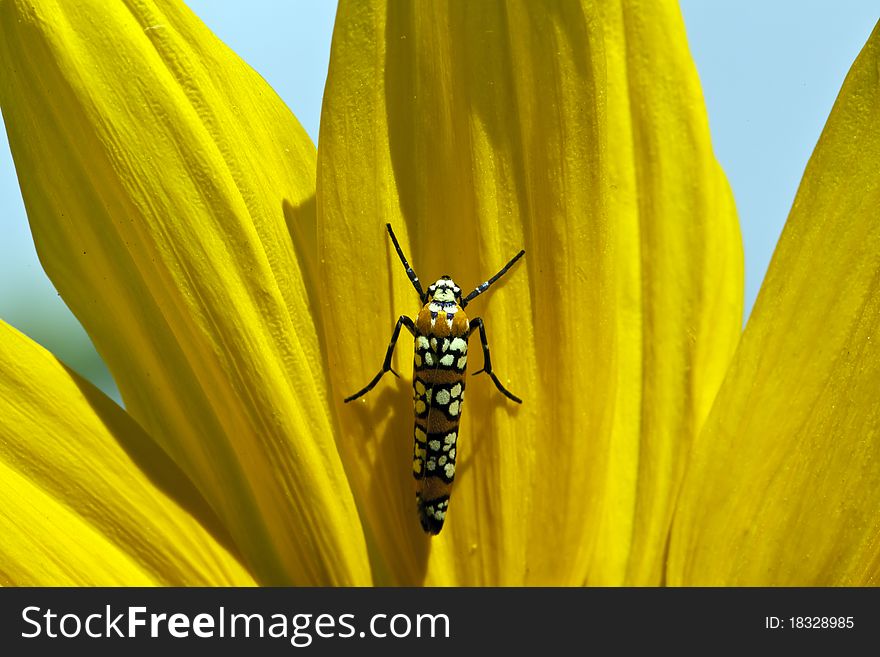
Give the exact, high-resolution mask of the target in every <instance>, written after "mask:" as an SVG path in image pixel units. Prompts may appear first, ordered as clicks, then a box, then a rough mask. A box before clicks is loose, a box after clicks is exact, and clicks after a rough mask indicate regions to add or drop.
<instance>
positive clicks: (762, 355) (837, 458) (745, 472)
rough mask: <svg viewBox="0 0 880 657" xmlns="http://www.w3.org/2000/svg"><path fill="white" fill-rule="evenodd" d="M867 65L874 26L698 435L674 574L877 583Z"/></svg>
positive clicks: (873, 90)
mask: <svg viewBox="0 0 880 657" xmlns="http://www.w3.org/2000/svg"><path fill="white" fill-rule="evenodd" d="M878 67H880V29H877V28H875V29H874V32H873V34H872V35H871V37H870V39H869V41H868V43H867V45H866V46H865V47H864V49H863V50H862V53H861V54H860V55H859V57H858V59H857V60H856V62H855V63H854V64H853V67H852V69H851V70H850V72H849V75H848V76H847V78H846V81H845V82H844V84H843V88H842V89H841V91H840V95H839V96H838V99H837V102H836V104H835V106H834V109H833V110H832V112H831V116H830V117H829V119H828V123H827V125H826V126H825V130H824V131H823V133H822V136H821V137H820V139H819V142H818V144H817V146H816V149H815V151H814V152H813V156H812V157H811V159H810V162H809V164H808V165H807V169H806V172H805V174H804V178H803V181H802V182H801V186H800V189H799V190H798V194H797V197H796V198H795V202H794V206H793V207H792V210H791V214H790V215H789V218H788V222H787V223H786V226H785V230H784V232H783V235H782V238H781V240H780V242H779V245H778V246H777V248H776V253H775V254H774V256H773V261H772V263H771V265H770V268H769V271H768V272H767V277H766V279H765V280H764V284H763V286H762V288H761V292H760V295H759V297H758V300H757V302H756V304H755V308H754V311H753V312H752V316H751V318H750V320H749V324H748V326H747V328H746V331H745V333H744V335H743V339H742V342H741V344H740V346H739V349H738V350H737V352H736V356H735V358H734V361H733V363H732V365H731V368H730V372H729V373H728V375H727V377H726V379H725V381H724V385H723V386H722V388H721V392H720V393H719V396H718V399H717V401H716V403H715V406H714V407H713V409H712V413H711V415H710V417H709V420H708V421H707V423H706V426H705V429H704V430H703V433H702V435H701V436H700V439H699V442H698V444H697V448H696V452H695V455H694V461H693V465H692V467H691V469H690V470H689V472H688V477H687V479H686V483H685V486H684V487H683V489H682V494H681V500H680V505H679V508H678V510H677V512H676V521H675V525H674V532H673V535H672V541H671V547H670V563H669V576H668V578H669V582H670V583H672V584H713V585H714V584H736V585H797V586H811V585H837V584H843V585H863V584H874V585H876V584H878V583H880V548H878V546H880V540H878V539H880V522H878V518H880V516H878V508H880V486H878V481H880V415H878V405H877V390H878V386H880V344H878V342H880V337H878V335H880V332H878V329H880V289H878V281H880V259H878V254H880V224H878V222H877V207H878V206H880V178H878V176H877V171H878V170H880V118H878V117H880V84H878V78H877V70H878Z"/></svg>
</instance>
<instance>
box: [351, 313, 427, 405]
mask: <svg viewBox="0 0 880 657" xmlns="http://www.w3.org/2000/svg"><path fill="white" fill-rule="evenodd" d="M401 326H405V327H406V328H407V330H409V332H410V333H412V334H413V337H415V335H416V325H415V324H413V321H412V320H411V319H410V318H409V317H407V316H406V315H401V316H400V318H399V319H398V320H397V325H396V326H395V327H394V333H392V334H391V342H390V343H388V351H387V352H385V362H384V363H382V369H381V370H379V373H378V374H377V375H376V376H374V377H373V380H372V381H370V382H369V383H368V384H367V385H366V386H364V387H363V388H362V389H361V390H358V391H357V392H356V393H354V394H353V395H351V396H350V397H346V398H345V399H343V400H342V401H343V402H345V403H346V404H347V403H348V402H350V401H353V400H355V399H357V398H358V397H360V396H361V395H365V394H367V393H368V392H370V390H372V389H373V388H374V387H375V385H376V384H377V383H379V379H381V378H382V375H383V374H385V372H391V373H392V374H393V375H394V376H396V377H398V378H400V375H399V374H398V373H397V372H395V371H394V370H393V369H391V355H392V354H393V353H394V345H395V344H397V338H398V336H399V335H400V327H401Z"/></svg>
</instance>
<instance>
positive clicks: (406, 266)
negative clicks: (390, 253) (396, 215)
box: [385, 224, 428, 303]
mask: <svg viewBox="0 0 880 657" xmlns="http://www.w3.org/2000/svg"><path fill="white" fill-rule="evenodd" d="M385 228H387V229H388V234H389V235H391V242H392V243H393V244H394V249H395V250H396V251H397V256H398V257H399V258H400V261H401V262H402V263H403V268H404V269H406V275H407V278H409V282H410V283H412V284H413V287H414V288H415V289H416V292H417V293H418V295H419V299H421V300H422V303H425V302H426V301H427V300H428V297H427V296H425V293H424V292H423V291H422V284H421V283H420V282H419V277H418V276H416V273H415V271H413V268H412V267H410V266H409V263H408V262H407V261H406V257H404V255H403V249H401V248H400V244H399V243H398V242H397V235H395V234H394V231H393V230H391V224H385Z"/></svg>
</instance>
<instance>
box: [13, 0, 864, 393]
mask: <svg viewBox="0 0 880 657" xmlns="http://www.w3.org/2000/svg"><path fill="white" fill-rule="evenodd" d="M187 4H189V6H190V7H191V8H192V9H193V10H194V11H195V12H196V14H198V15H199V16H200V17H201V18H202V20H204V21H205V22H206V23H207V24H208V26H209V27H210V28H211V29H212V30H214V32H215V33H216V34H217V35H218V36H219V37H220V38H221V39H222V40H224V41H225V42H226V43H227V44H228V45H229V46H230V47H232V49H233V50H235V51H236V52H237V53H238V54H239V55H240V56H241V57H242V58H243V59H244V60H245V61H247V62H248V63H249V64H250V65H251V66H252V67H253V68H255V69H256V70H257V71H258V72H260V74H261V75H262V76H263V77H264V78H265V79H266V80H267V81H268V82H269V83H270V84H271V85H272V86H273V87H274V89H275V90H276V91H277V92H278V94H279V95H280V96H281V97H282V98H283V99H284V100H285V102H287V104H288V105H289V106H290V108H291V109H292V110H293V112H294V113H295V114H296V116H297V117H298V118H299V120H300V122H301V123H302V124H303V126H304V127H305V129H306V130H307V131H308V132H309V134H310V135H312V138H313V139H314V138H317V135H318V123H319V118H320V111H321V95H322V93H323V87H324V79H325V75H326V71H327V61H328V58H329V54H330V38H331V34H332V29H333V17H334V13H335V1H334V0H293V1H283V0H251V1H249V2H240V1H239V0H190V1H189V2H188V3H187ZM681 6H682V13H683V15H684V19H685V25H686V28H687V33H688V40H689V43H690V46H691V52H692V54H693V56H694V60H695V62H696V65H697V70H698V72H699V74H700V79H701V82H702V85H703V92H704V95H705V99H706V105H707V109H708V112H709V123H710V127H711V131H712V139H713V144H714V147H715V152H716V155H717V157H718V159H719V161H720V162H721V165H722V167H723V168H724V170H725V172H726V173H727V176H728V179H729V180H730V183H731V186H732V187H733V192H734V196H735V198H736V203H737V208H738V210H739V215H740V225H741V229H742V233H743V242H744V247H745V258H746V312H747V313H748V312H749V310H750V309H751V306H752V304H753V303H754V299H755V297H756V295H757V293H758V289H759V287H760V283H761V280H762V278H763V276H764V272H765V271H766V268H767V265H768V263H769V261H770V258H771V256H772V254H773V248H774V246H775V244H776V241H777V239H778V237H779V234H780V232H781V230H782V227H783V225H784V223H785V218H786V215H787V214H788V210H789V208H790V206H791V203H792V200H793V198H794V194H795V192H796V190H797V186H798V183H799V182H800V178H801V175H802V173H803V170H804V167H805V165H806V162H807V160H808V158H809V156H810V153H811V152H812V150H813V147H814V146H815V143H816V140H817V139H818V137H819V134H820V132H821V130H822V127H823V125H824V124H825V120H826V119H827V117H828V113H829V111H830V109H831V106H832V104H833V103H834V99H835V97H836V96H837V92H838V91H839V89H840V85H841V83H842V82H843V79H844V77H845V75H846V72H847V71H848V70H849V67H850V65H851V64H852V62H853V60H854V59H855V57H856V55H857V54H858V52H859V50H860V49H861V47H862V46H863V45H864V43H865V41H866V40H867V38H868V35H869V34H870V33H871V30H872V29H873V27H874V25H875V23H876V22H877V20H878V18H880V9H878V5H877V4H876V1H875V2H868V1H865V0H843V1H840V2H832V1H831V0H824V1H819V0H797V1H795V0H774V1H773V2H766V1H760V0H736V1H734V0H682V2H681ZM0 235H2V239H0V319H3V320H5V321H7V322H9V323H10V324H13V325H14V326H17V327H18V328H20V329H21V330H23V331H24V332H25V333H27V334H28V335H30V336H31V337H33V338H35V339H37V340H38V341H40V342H42V343H43V344H44V345H46V346H47V347H49V348H50V349H52V350H53V351H54V352H55V353H57V354H59V355H60V356H61V357H62V358H63V359H65V360H67V361H68V362H69V363H70V364H71V365H72V366H73V367H74V369H78V370H80V371H83V372H84V373H85V374H86V375H87V376H89V377H91V378H93V379H95V380H96V381H97V382H98V383H99V384H101V385H102V386H103V387H105V388H109V387H110V383H109V378H108V377H107V375H106V372H104V371H102V370H101V369H100V367H99V366H97V365H95V362H94V357H93V355H91V352H90V345H89V342H88V339H87V337H86V336H85V334H84V333H83V332H82V330H81V329H80V328H79V327H78V324H77V323H76V320H75V319H73V318H72V316H70V314H69V312H68V311H67V309H66V307H65V306H64V304H63V303H62V302H61V301H60V300H59V299H58V297H57V294H56V293H55V291H54V288H53V287H52V285H51V283H49V282H48V280H47V279H46V278H45V275H44V274H43V272H42V268H41V267H40V265H39V261H38V260H37V257H36V254H35V252H34V248H33V243H32V241H31V238H30V233H29V230H28V227H27V218H26V215H25V212H24V206H23V204H22V200H21V194H20V193H19V190H18V182H17V179H16V176H15V170H14V168H13V165H12V158H11V156H10V154H9V147H8V144H7V143H6V136H5V132H4V133H3V135H2V137H0Z"/></svg>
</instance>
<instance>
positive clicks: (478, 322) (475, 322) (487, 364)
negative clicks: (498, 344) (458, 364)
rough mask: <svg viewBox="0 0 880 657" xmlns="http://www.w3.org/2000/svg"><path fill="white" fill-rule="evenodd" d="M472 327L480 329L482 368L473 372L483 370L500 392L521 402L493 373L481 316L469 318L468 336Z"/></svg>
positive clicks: (472, 329) (471, 331)
mask: <svg viewBox="0 0 880 657" xmlns="http://www.w3.org/2000/svg"><path fill="white" fill-rule="evenodd" d="M474 328H479V329H480V342H481V343H482V345H483V369H481V370H477V371H476V372H474V374H479V373H480V372H485V373H486V374H488V375H489V377H490V378H491V379H492V382H493V383H494V384H495V387H496V388H498V390H500V391H501V394H503V395H504V396H505V397H507V398H508V399H510V400H511V401H515V402H516V403H517V404H522V399H520V398H519V397H517V396H516V395H514V394H513V393H511V392H510V391H509V390H508V389H507V388H505V387H504V386H503V385H501V381H499V380H498V377H497V376H495V373H494V372H493V371H492V359H491V358H489V341H488V340H487V339H486V327H485V326H484V325H483V318H482V317H475V318H474V319H472V320H471V327H470V328H469V329H468V337H469V338H470V337H471V333H473V332H474Z"/></svg>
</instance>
